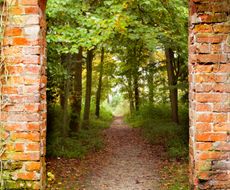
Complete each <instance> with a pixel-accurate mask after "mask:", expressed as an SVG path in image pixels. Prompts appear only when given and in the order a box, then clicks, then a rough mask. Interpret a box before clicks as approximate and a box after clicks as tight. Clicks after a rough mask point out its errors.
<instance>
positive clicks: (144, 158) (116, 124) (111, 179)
mask: <svg viewBox="0 0 230 190" xmlns="http://www.w3.org/2000/svg"><path fill="white" fill-rule="evenodd" d="M103 135H104V138H105V145H106V146H105V148H104V149H103V150H101V151H99V152H96V153H92V154H89V155H88V156H87V157H86V158H85V159H84V160H78V159H64V158H58V159H48V160H47V169H48V171H52V173H53V174H54V175H55V180H54V181H51V182H49V184H48V187H47V190H159V189H162V188H161V187H160V182H159V181H160V177H159V176H160V175H159V170H160V167H161V166H162V159H161V156H162V148H161V147H160V146H156V145H154V146H153V145H150V144H149V143H147V141H146V140H144V139H143V138H142V135H141V131H140V129H137V128H131V127H129V126H128V125H127V124H125V123H124V121H123V118H122V117H115V118H114V121H113V122H112V124H111V127H110V128H108V129H106V130H105V131H104V134H103Z"/></svg>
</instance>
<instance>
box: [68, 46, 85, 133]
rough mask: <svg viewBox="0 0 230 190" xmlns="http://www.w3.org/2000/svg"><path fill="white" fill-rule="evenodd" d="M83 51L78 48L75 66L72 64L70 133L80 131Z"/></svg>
mask: <svg viewBox="0 0 230 190" xmlns="http://www.w3.org/2000/svg"><path fill="white" fill-rule="evenodd" d="M82 53H83V49H82V47H80V48H79V52H78V54H77V55H76V64H74V82H73V83H74V89H73V93H72V104H71V116H70V129H71V132H74V133H76V132H78V131H79V129H80V119H81V104H82V64H83V55H82Z"/></svg>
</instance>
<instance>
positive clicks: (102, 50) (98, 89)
mask: <svg viewBox="0 0 230 190" xmlns="http://www.w3.org/2000/svg"><path fill="white" fill-rule="evenodd" d="M104 56H105V48H104V47H102V48H101V63H100V72H99V81H98V88H97V93H96V111H95V115H96V117H97V118H99V117H100V103H101V93H102V92H101V90H102V77H103V71H104Z"/></svg>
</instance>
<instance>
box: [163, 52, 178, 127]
mask: <svg viewBox="0 0 230 190" xmlns="http://www.w3.org/2000/svg"><path fill="white" fill-rule="evenodd" d="M165 56H166V66H167V74H168V85H169V93H170V102H171V112H172V120H173V121H174V122H175V123H179V117H178V90H177V87H176V85H177V79H176V76H175V74H174V67H173V62H174V61H175V60H174V59H175V58H174V52H173V50H172V49H171V48H166V49H165Z"/></svg>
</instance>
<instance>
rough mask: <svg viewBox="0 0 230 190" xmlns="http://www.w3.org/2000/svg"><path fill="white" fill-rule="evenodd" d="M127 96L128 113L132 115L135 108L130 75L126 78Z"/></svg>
mask: <svg viewBox="0 0 230 190" xmlns="http://www.w3.org/2000/svg"><path fill="white" fill-rule="evenodd" d="M128 95H129V109H130V113H131V114H132V113H133V111H134V109H135V106H134V100H133V85H132V75H131V74H130V76H129V77H128Z"/></svg>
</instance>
